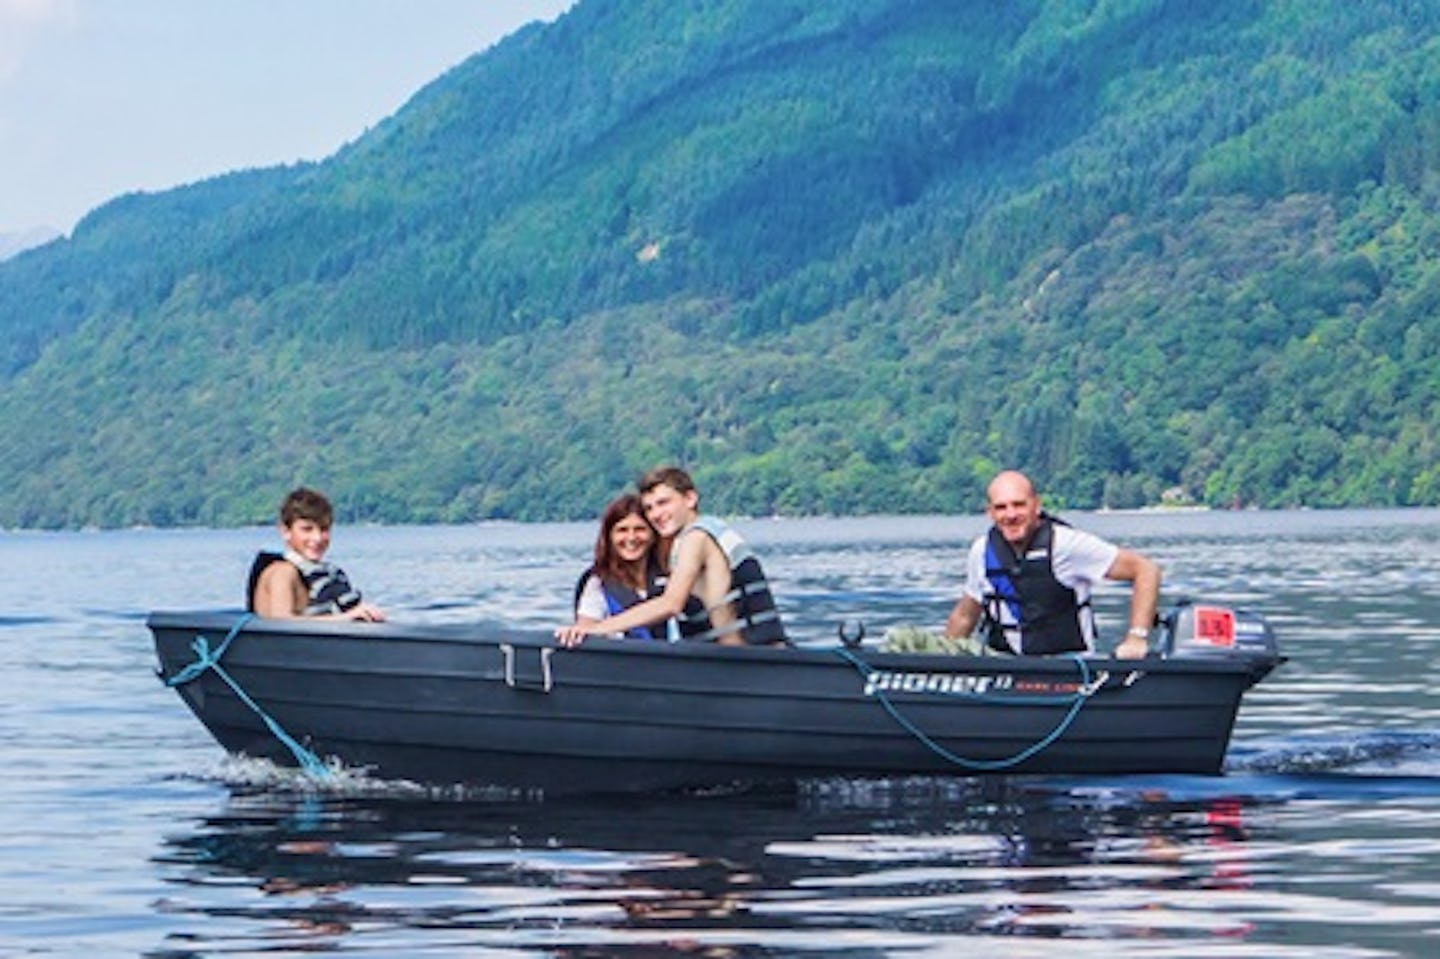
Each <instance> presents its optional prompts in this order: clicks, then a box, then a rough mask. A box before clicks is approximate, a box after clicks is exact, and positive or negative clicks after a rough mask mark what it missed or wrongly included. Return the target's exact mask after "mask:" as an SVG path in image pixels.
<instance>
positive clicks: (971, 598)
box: [945, 470, 1160, 659]
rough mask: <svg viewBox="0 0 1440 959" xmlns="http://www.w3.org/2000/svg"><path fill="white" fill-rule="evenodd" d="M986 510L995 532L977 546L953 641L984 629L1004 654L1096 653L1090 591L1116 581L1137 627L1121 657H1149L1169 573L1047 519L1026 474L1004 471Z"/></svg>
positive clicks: (953, 618) (953, 615) (949, 631)
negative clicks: (1126, 591)
mask: <svg viewBox="0 0 1440 959" xmlns="http://www.w3.org/2000/svg"><path fill="white" fill-rule="evenodd" d="M985 511H986V514H987V515H988V516H989V517H990V521H991V523H992V524H993V525H992V526H991V528H990V530H989V531H988V532H987V533H986V534H985V535H984V536H981V537H979V538H977V539H976V540H975V542H974V543H973V544H971V547H970V555H969V560H968V563H967V566H966V574H965V591H964V595H962V596H961V597H960V601H959V602H957V603H956V604H955V608H954V609H953V610H951V612H950V618H949V619H948V620H947V621H946V623H945V635H946V636H947V637H950V638H952V639H954V638H960V637H967V636H969V635H970V634H971V633H972V632H973V631H974V629H975V627H976V625H979V624H981V623H983V624H984V636H983V638H984V640H985V642H986V644H987V645H989V646H990V647H991V648H993V649H997V650H1001V651H1003V652H1013V653H1025V654H1048V653H1067V652H1085V651H1093V650H1094V648H1095V641H1096V634H1095V617H1094V614H1093V612H1092V610H1091V608H1090V591H1091V588H1092V587H1093V586H1094V584H1095V583H1097V582H1099V581H1100V580H1101V579H1112V580H1120V581H1122V582H1128V583H1130V584H1131V592H1130V628H1129V629H1128V630H1127V631H1126V633H1125V638H1124V640H1123V641H1122V642H1121V643H1120V645H1119V646H1117V647H1116V648H1115V655H1116V656H1118V657H1121V658H1125V659H1139V658H1141V657H1143V656H1145V654H1146V653H1147V652H1149V648H1150V643H1149V636H1150V627H1151V626H1152V625H1154V623H1155V606H1156V602H1157V601H1158V598H1159V595H1160V567H1159V566H1156V565H1155V563H1153V562H1151V561H1150V560H1149V559H1147V558H1146V557H1144V556H1142V555H1140V554H1139V553H1136V552H1133V551H1131V550H1128V549H1121V548H1119V547H1117V546H1115V545H1113V544H1111V543H1108V542H1106V541H1105V540H1103V539H1100V538H1099V537H1098V536H1094V535H1091V534H1090V533H1084V532H1081V531H1080V530H1077V529H1073V528H1071V527H1070V526H1068V525H1067V524H1065V523H1063V522H1061V521H1059V520H1057V519H1055V518H1054V517H1051V516H1049V515H1048V514H1046V513H1044V512H1042V511H1041V509H1040V497H1039V496H1038V495H1037V494H1036V492H1035V487H1034V485H1033V484H1032V483H1031V482H1030V480H1029V478H1027V477H1026V476H1025V474H1023V473H1019V472H1016V471H1013V470H1007V471H1005V472H1002V473H1000V474H998V475H997V476H996V477H995V479H994V480H992V481H991V483H990V486H989V489H988V490H987V503H986V508H985Z"/></svg>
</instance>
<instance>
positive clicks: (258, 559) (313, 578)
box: [245, 550, 361, 616]
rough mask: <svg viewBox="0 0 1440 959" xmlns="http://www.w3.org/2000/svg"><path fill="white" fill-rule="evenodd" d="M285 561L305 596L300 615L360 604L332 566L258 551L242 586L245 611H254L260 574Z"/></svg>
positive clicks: (289, 554)
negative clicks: (298, 576)
mask: <svg viewBox="0 0 1440 959" xmlns="http://www.w3.org/2000/svg"><path fill="white" fill-rule="evenodd" d="M277 562H286V563H289V564H290V565H291V566H294V567H295V569H296V570H297V571H298V572H299V573H300V581H301V582H302V583H303V584H304V585H305V594H306V596H307V597H308V598H307V600H306V603H305V608H304V610H302V611H301V615H303V616H323V615H325V614H326V613H343V612H346V611H347V610H351V609H354V608H355V607H356V606H358V605H359V604H360V599H361V596H360V591H359V590H358V589H356V588H355V587H354V586H352V585H351V583H350V578H349V577H348V576H346V575H345V571H344V570H343V569H341V568H340V567H338V566H336V565H335V564H334V563H326V562H319V563H312V562H310V561H309V560H307V559H305V558H303V557H302V556H300V555H299V554H298V553H295V552H292V551H289V550H287V551H286V552H284V553H275V552H271V551H269V550H261V551H260V552H259V553H256V554H255V561H254V562H253V563H251V564H250V578H249V581H248V583H247V585H246V587H245V608H246V609H247V610H249V611H250V612H252V613H253V612H255V587H256V586H257V585H259V583H260V574H261V573H263V572H265V570H266V569H267V568H268V567H269V566H270V564H271V563H277Z"/></svg>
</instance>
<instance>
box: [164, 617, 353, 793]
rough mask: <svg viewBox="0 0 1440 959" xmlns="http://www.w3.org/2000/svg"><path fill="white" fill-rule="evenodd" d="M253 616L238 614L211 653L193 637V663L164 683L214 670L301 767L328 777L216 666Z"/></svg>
mask: <svg viewBox="0 0 1440 959" xmlns="http://www.w3.org/2000/svg"><path fill="white" fill-rule="evenodd" d="M254 618H255V614H254V613H246V614H244V615H243V616H241V617H240V619H239V620H237V621H236V623H235V625H234V626H232V627H230V632H229V633H227V634H226V635H225V638H224V639H223V640H222V641H221V643H220V645H219V646H218V647H216V649H215V651H214V652H211V651H210V643H209V641H208V640H206V639H205V637H204V636H196V637H195V640H194V642H192V643H191V644H190V649H191V650H193V651H194V653H195V662H193V663H191V664H190V665H188V666H186V667H185V668H184V669H182V670H180V671H179V672H178V673H176V674H175V675H174V676H171V677H170V678H169V679H167V680H165V685H166V686H170V687H172V688H173V687H175V686H183V685H185V684H186V683H188V682H192V681H194V680H196V679H199V678H200V677H201V676H202V675H204V673H205V671H206V670H207V669H209V670H214V672H215V675H216V676H219V677H220V678H221V679H222V680H223V681H224V682H225V685H227V686H229V687H230V689H231V690H232V691H233V692H234V693H235V695H236V696H237V697H239V699H240V701H241V702H242V703H244V704H245V705H246V706H249V707H250V708H251V709H252V710H254V712H255V715H257V716H259V717H260V719H261V720H263V721H264V723H265V726H266V728H268V729H269V730H270V732H271V733H273V734H274V735H275V738H276V739H278V740H280V742H281V743H282V744H283V745H284V746H285V748H287V749H289V750H290V753H291V755H293V756H294V757H295V761H296V762H298V763H299V764H300V768H301V769H303V770H304V771H305V772H306V773H308V774H309V775H311V776H314V777H316V778H317V779H326V778H329V776H330V774H331V771H330V767H328V766H326V765H325V763H323V762H322V761H321V760H320V757H318V756H316V755H315V754H314V753H313V752H311V751H310V750H308V749H306V748H305V747H304V746H302V745H300V743H298V742H296V741H295V739H294V738H293V737H291V736H290V734H289V733H287V732H285V730H284V729H283V728H282V727H281V725H280V724H279V723H277V722H276V721H275V720H273V719H271V718H270V716H269V715H267V714H266V712H265V710H263V709H261V708H260V705H259V704H258V703H256V702H255V700H253V699H251V698H250V696H249V694H247V693H246V692H245V690H243V689H241V688H240V684H239V683H237V682H235V680H234V679H233V678H232V677H231V676H230V674H229V673H227V672H225V669H224V668H223V667H222V666H221V665H220V659H221V657H223V656H224V655H225V651H226V650H227V649H229V648H230V644H231V643H232V642H234V641H235V637H237V636H239V635H240V630H241V629H243V628H244V626H245V624H246V623H248V622H250V620H252V619H254Z"/></svg>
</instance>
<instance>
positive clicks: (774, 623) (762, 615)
mask: <svg viewBox="0 0 1440 959" xmlns="http://www.w3.org/2000/svg"><path fill="white" fill-rule="evenodd" d="M692 529H695V530H699V531H700V532H702V533H704V534H705V535H707V536H709V537H710V538H711V539H713V540H714V541H715V543H716V544H717V545H718V546H719V547H720V549H721V550H722V551H723V552H724V553H725V559H726V561H727V562H728V563H729V566H730V588H729V589H728V590H727V591H726V593H725V595H724V596H722V597H720V599H719V601H718V602H716V603H715V604H714V605H712V606H710V607H704V606H703V604H699V603H694V604H687V605H686V607H685V611H684V612H683V613H682V614H681V615H680V616H679V617H678V624H679V627H680V635H681V636H683V637H684V638H685V639H693V640H700V641H702V642H704V641H714V640H717V639H720V638H721V637H724V636H729V635H732V634H735V633H739V634H740V635H741V637H742V638H743V639H744V640H745V642H746V644H748V645H751V646H765V645H769V644H771V643H784V642H787V640H786V637H785V625H784V624H783V623H782V622H781V621H780V611H779V610H778V609H776V607H775V596H774V594H773V593H771V591H770V583H769V581H768V580H766V579H765V570H764V569H763V568H762V567H761V566H760V561H759V560H758V559H756V558H755V555H754V554H753V553H752V552H751V551H750V547H749V546H748V545H747V544H746V543H745V541H744V540H743V539H741V538H740V534H739V533H736V532H735V531H734V530H733V529H731V528H730V527H729V526H728V525H726V524H725V523H723V522H721V521H720V520H718V519H716V518H715V517H713V516H700V517H697V518H696V519H695V521H694V522H693V523H691V524H690V525H689V526H688V527H686V528H685V529H684V530H682V531H681V532H680V535H679V536H676V537H675V546H672V547H671V550H672V552H671V563H670V565H671V566H672V567H673V566H674V565H675V563H674V550H675V549H676V548H677V547H678V545H679V543H680V540H681V539H682V538H683V537H684V536H685V535H686V534H687V533H689V532H690V530H692ZM725 607H729V608H730V609H731V610H732V611H733V612H734V614H735V615H734V620H733V621H731V622H727V623H725V625H723V626H716V625H715V624H714V617H713V615H712V614H713V613H714V612H715V611H716V610H719V609H723V608H725Z"/></svg>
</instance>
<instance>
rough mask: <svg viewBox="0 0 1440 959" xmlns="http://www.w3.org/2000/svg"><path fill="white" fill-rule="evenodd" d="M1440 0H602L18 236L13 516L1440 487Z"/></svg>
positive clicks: (940, 505)
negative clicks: (658, 492) (399, 90)
mask: <svg viewBox="0 0 1440 959" xmlns="http://www.w3.org/2000/svg"><path fill="white" fill-rule="evenodd" d="M1437 252H1440V4H1433V3H1428V2H1420V0H1373V2H1367V3H1363V4H1360V3H1354V2H1353V0H1306V2H1298V0H1213V2H1208V3H1203V4H1196V3H1188V2H1179V0H1007V2H1005V3H996V2H993V0H828V2H826V3H823V4H815V3H812V2H799V0H706V2H703V3H673V2H669V0H580V2H579V3H578V4H577V5H576V6H575V7H574V8H572V9H571V11H570V12H569V13H567V14H565V15H564V16H562V17H561V18H559V19H558V20H557V21H556V22H554V23H553V24H548V25H534V26H531V27H529V28H526V29H524V30H522V31H520V32H519V33H517V34H515V35H513V36H511V37H510V38H508V39H507V40H505V41H504V42H502V43H500V44H498V45H497V46H495V47H493V48H491V49H490V50H488V51H486V52H484V53H483V54H480V55H477V56H475V57H473V58H471V59H470V60H468V61H467V62H465V63H463V64H461V65H460V66H458V67H456V68H455V69H453V70H452V71H450V72H449V73H447V74H445V75H444V76H442V77H440V78H439V79H437V80H436V81H435V82H433V83H432V84H430V85H429V86H427V87H426V88H424V89H422V90H421V91H419V92H418V93H417V94H416V96H415V97H414V98H413V99H412V100H411V101H410V102H409V103H408V104H406V105H405V107H403V108H402V109H401V110H400V111H399V112H397V113H396V114H395V115H394V116H393V117H390V118H388V119H387V120H385V121H384V122H382V123H380V124H379V125H377V126H376V127H375V128H374V129H373V130H371V131H369V132H367V133H366V134H365V135H363V136H362V137H360V138H359V139H357V140H356V141H355V142H353V143H351V144H348V145H347V146H345V147H344V148H343V149H341V150H339V151H338V152H337V153H336V154H335V155H334V156H333V157H331V158H329V159H327V160H325V161H324V162H320V163H315V164H305V165H299V166H292V167H284V168H275V169H264V170H251V171H242V172H237V173H235V174H233V175H230V176H225V177H221V178H217V179H214V180H209V181H205V182H202V183H198V184H194V185H191V186H186V187H183V188H180V189H176V190H172V191H168V192H164V193H158V194H136V195H130V196H125V197H121V198H118V199H116V200H114V201H113V202H111V203H109V204H107V205H105V206H103V207H101V208H99V209H97V210H95V211H94V212H92V213H91V214H90V215H89V216H88V217H87V218H86V219H85V220H84V221H82V222H81V224H80V225H79V226H78V227H77V228H76V230H75V231H74V234H73V235H72V236H71V237H69V238H67V239H63V240H58V241H55V242H53V243H50V244H48V245H46V246H44V247H41V248H39V249H36V250H32V251H29V252H27V253H23V254H20V255H19V256H17V257H15V258H13V259H11V260H8V261H5V262H3V263H0V451H3V456H0V525H4V526H29V527H52V526H78V525H87V524H90V525H106V526H109V525H126V524H136V523H148V524H162V525H166V524H192V523H207V524H231V523H244V522H255V521H268V520H269V519H270V517H271V514H272V511H273V508H274V504H275V503H276V502H277V501H278V499H279V497H280V496H281V495H282V494H283V492H284V491H285V490H286V489H287V488H288V487H289V486H290V485H292V484H294V483H296V482H300V481H304V482H308V483H312V484H315V485H317V486H320V487H321V488H323V489H325V490H327V491H328V492H330V493H331V494H332V495H333V497H334V498H335V500H336V502H337V505H338V506H339V508H340V510H341V517H342V519H344V520H346V521H354V520H383V521H402V520H408V521H422V522H423V521H441V520H448V521H463V520H472V519H479V518H494V517H512V518H519V519H538V518H560V517H570V518H574V517H588V516H592V515H594V514H595V513H596V512H597V511H598V509H599V507H600V506H601V505H602V504H603V502H604V501H605V500H606V499H607V498H608V497H609V496H610V495H611V494H612V493H613V492H615V491H616V490H618V489H619V488H620V487H621V486H623V485H624V484H625V483H626V482H627V481H629V480H631V479H633V477H634V476H635V475H636V474H637V473H638V472H639V471H640V470H641V469H643V468H644V467H647V466H649V465H653V464H654V463H656V462H658V461H662V460H673V461H678V462H681V463H684V464H686V465H688V466H690V467H691V468H692V469H693V470H694V471H695V473H696V476H697V479H698V480H699V481H700V484H701V488H702V490H703V491H704V496H705V504H706V506H707V507H708V508H710V509H714V510H716V511H721V512H741V513H750V514H769V513H777V512H778V513H856V512H915V511H944V512H957V511H969V510H972V509H975V508H976V507H977V506H978V504H979V502H980V497H981V494H982V490H983V486H984V482H985V481H986V479H988V477H989V475H990V474H991V473H992V472H993V470H994V469H996V468H997V467H999V466H1018V467H1022V468H1025V469H1028V470H1030V471H1032V472H1033V473H1034V474H1035V475H1036V477H1037V479H1038V480H1039V481H1040V482H1041V484H1042V486H1043V488H1044V489H1045V491H1046V492H1047V494H1048V496H1049V498H1050V500H1051V501H1052V502H1056V503H1059V504H1062V505H1070V506H1101V505H1108V506H1134V505H1140V504H1144V503H1154V502H1159V501H1161V500H1162V499H1169V500H1172V501H1175V500H1178V501H1188V502H1202V503H1208V504H1212V505H1235V504H1244V505H1268V506H1275V505H1308V506H1333V505H1346V504H1351V505H1359V504H1373V505H1381V504H1386V505H1388V504H1435V503H1440V465H1437V457H1436V451H1437V433H1436V430H1437V427H1436V424H1437V422H1440V362H1437V358H1440V322H1437V320H1436V316H1435V314H1436V312H1437V309H1440V259H1437Z"/></svg>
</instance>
